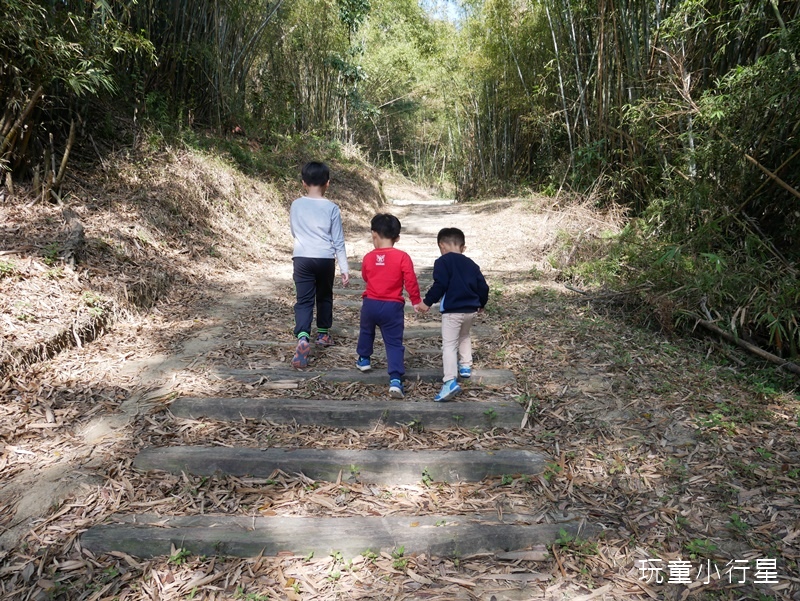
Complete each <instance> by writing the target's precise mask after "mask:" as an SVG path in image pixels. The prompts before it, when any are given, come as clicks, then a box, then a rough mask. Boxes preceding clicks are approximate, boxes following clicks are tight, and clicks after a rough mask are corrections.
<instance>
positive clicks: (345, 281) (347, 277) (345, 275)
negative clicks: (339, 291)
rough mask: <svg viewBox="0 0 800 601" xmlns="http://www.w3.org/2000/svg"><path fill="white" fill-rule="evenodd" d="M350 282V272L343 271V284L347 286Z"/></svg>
mask: <svg viewBox="0 0 800 601" xmlns="http://www.w3.org/2000/svg"><path fill="white" fill-rule="evenodd" d="M349 283H350V274H349V273H343V274H342V286H344V287H345V288H347V285H348V284H349Z"/></svg>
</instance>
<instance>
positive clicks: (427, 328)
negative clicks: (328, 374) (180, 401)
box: [242, 319, 501, 347]
mask: <svg viewBox="0 0 800 601" xmlns="http://www.w3.org/2000/svg"><path fill="white" fill-rule="evenodd" d="M358 330H359V328H358V327H356V326H338V325H334V326H333V328H331V334H332V335H333V339H334V341H336V345H337V346H341V345H342V343H341V342H340V341H341V339H345V340H352V341H355V340H357V339H358ZM470 335H471V336H472V339H473V340H476V339H480V338H494V337H499V336H500V335H501V334H500V330H498V329H497V328H495V327H493V326H488V325H482V324H478V325H474V326H472V328H471V329H470ZM441 337H442V324H441V322H440V321H439V320H438V319H437V320H435V321H431V322H430V323H429V324H424V325H423V324H421V325H413V326H406V328H405V330H404V331H403V340H415V339H429V338H441ZM375 342H381V343H382V339H381V336H380V333H376V335H375ZM242 344H243V345H244V346H249V347H257V346H283V345H284V344H288V345H291V346H292V347H294V346H295V345H296V344H297V340H293V339H291V338H286V339H284V340H243V341H242Z"/></svg>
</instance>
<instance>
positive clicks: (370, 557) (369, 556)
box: [361, 549, 378, 563]
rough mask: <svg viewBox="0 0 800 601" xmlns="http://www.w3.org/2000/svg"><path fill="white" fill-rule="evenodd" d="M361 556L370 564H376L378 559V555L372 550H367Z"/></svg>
mask: <svg viewBox="0 0 800 601" xmlns="http://www.w3.org/2000/svg"><path fill="white" fill-rule="evenodd" d="M361 555H362V556H363V557H364V559H366V560H367V561H368V562H370V563H375V560H376V559H378V554H377V553H375V551H373V550H371V549H367V550H366V551H364V552H363V553H362V554H361Z"/></svg>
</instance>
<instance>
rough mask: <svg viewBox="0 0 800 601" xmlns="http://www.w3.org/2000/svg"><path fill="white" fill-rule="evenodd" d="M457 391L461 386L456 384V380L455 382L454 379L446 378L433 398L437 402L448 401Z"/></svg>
mask: <svg viewBox="0 0 800 601" xmlns="http://www.w3.org/2000/svg"><path fill="white" fill-rule="evenodd" d="M459 392H461V386H459V385H458V382H456V381H455V379H452V380H447V382H445V383H444V384H443V385H442V389H441V390H440V391H439V394H437V395H436V396H435V397H433V400H434V401H436V402H437V403H441V402H443V401H449V400H450V399H452V398H453V397H454V396H456V395H457V394H458V393H459Z"/></svg>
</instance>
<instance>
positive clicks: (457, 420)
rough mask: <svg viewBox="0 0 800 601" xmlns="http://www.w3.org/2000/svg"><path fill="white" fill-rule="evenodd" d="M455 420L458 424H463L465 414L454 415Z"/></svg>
mask: <svg viewBox="0 0 800 601" xmlns="http://www.w3.org/2000/svg"><path fill="white" fill-rule="evenodd" d="M453 420H454V421H455V422H456V423H457V424H461V422H462V421H463V420H464V416H463V415H454V416H453Z"/></svg>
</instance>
